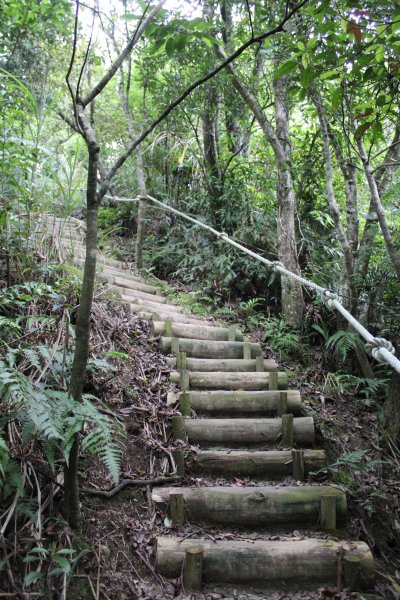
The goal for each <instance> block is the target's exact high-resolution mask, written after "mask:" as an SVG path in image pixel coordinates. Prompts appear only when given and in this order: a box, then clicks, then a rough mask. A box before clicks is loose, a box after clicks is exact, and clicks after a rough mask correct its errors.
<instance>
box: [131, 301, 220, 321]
mask: <svg viewBox="0 0 400 600" xmlns="http://www.w3.org/2000/svg"><path fill="white" fill-rule="evenodd" d="M130 307H131V310H132V312H135V313H137V315H138V316H139V317H141V318H142V319H149V320H152V319H160V320H161V319H171V321H179V322H180V323H191V324H193V325H197V324H202V323H204V324H207V323H211V321H204V320H201V318H197V317H195V316H194V315H186V314H182V313H176V312H172V311H169V310H168V309H166V308H164V305H160V308H159V309H149V308H143V306H140V305H139V304H131V305H130Z"/></svg>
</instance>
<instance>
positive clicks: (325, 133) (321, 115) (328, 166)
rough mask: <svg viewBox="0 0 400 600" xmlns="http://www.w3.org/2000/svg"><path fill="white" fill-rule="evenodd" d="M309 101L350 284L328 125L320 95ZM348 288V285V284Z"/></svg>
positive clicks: (348, 251)
mask: <svg viewBox="0 0 400 600" xmlns="http://www.w3.org/2000/svg"><path fill="white" fill-rule="evenodd" d="M310 96H311V99H312V101H313V103H314V105H315V108H316V111H317V115H318V119H319V124H320V128H321V133H322V141H323V147H324V158H325V171H326V194H327V198H328V206H329V211H330V213H331V215H332V218H333V222H334V224H335V229H336V235H337V237H338V240H339V243H340V245H341V248H342V251H343V257H344V265H345V270H346V276H347V278H348V280H349V282H350V280H351V277H352V275H353V253H352V250H351V245H350V243H349V240H348V239H347V236H346V233H345V231H344V229H343V225H342V222H341V219H340V210H339V206H338V203H337V201H336V195H335V190H334V188H333V164H332V157H331V151H330V139H329V130H328V123H327V120H326V116H325V110H324V106H323V102H322V98H321V95H320V94H319V93H318V92H317V91H316V90H315V89H314V90H313V91H312V92H311V94H310ZM348 285H349V287H350V283H349V284H348Z"/></svg>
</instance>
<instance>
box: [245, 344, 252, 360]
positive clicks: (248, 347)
mask: <svg viewBox="0 0 400 600" xmlns="http://www.w3.org/2000/svg"><path fill="white" fill-rule="evenodd" d="M243 358H244V359H245V360H250V359H251V342H248V341H246V342H243Z"/></svg>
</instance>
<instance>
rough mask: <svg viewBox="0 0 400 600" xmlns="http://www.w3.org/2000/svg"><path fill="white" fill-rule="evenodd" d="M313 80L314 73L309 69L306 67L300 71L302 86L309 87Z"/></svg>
mask: <svg viewBox="0 0 400 600" xmlns="http://www.w3.org/2000/svg"><path fill="white" fill-rule="evenodd" d="M313 80H314V73H313V71H312V70H311V69H309V68H307V69H304V71H302V73H301V75H300V83H301V85H302V86H303V87H304V88H309V87H311V84H312V82H313Z"/></svg>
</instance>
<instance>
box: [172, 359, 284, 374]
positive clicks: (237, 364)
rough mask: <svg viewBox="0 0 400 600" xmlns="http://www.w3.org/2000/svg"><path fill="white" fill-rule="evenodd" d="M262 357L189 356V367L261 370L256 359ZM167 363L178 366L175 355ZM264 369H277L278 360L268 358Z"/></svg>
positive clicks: (203, 369)
mask: <svg viewBox="0 0 400 600" xmlns="http://www.w3.org/2000/svg"><path fill="white" fill-rule="evenodd" d="M258 359H262V357H261V356H257V358H256V359H250V360H244V359H243V358H230V359H228V358H227V359H223V358H188V360H187V368H188V369H189V371H208V372H210V371H220V372H226V371H229V372H237V373H243V372H253V373H254V372H256V371H260V372H262V371H261V369H257V365H256V361H257V360H258ZM166 360H167V364H168V365H169V366H170V367H175V366H176V358H175V357H174V356H168V357H167V359H166ZM263 365H264V369H263V370H264V371H266V372H269V371H272V370H276V368H277V365H276V362H275V361H274V360H273V359H271V358H266V359H264V361H263Z"/></svg>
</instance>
